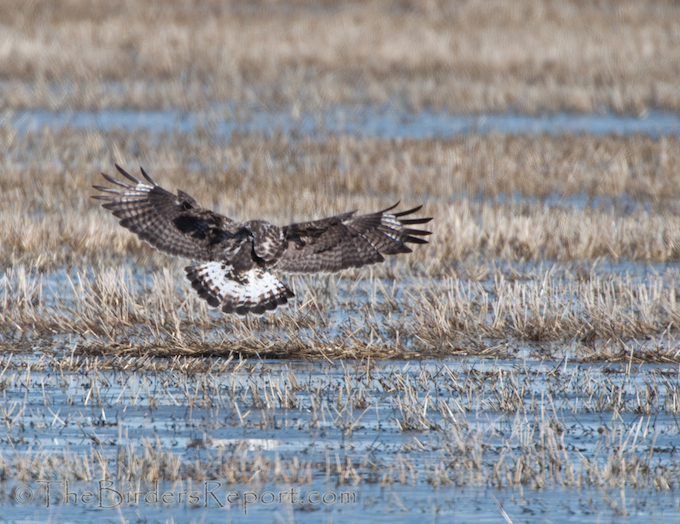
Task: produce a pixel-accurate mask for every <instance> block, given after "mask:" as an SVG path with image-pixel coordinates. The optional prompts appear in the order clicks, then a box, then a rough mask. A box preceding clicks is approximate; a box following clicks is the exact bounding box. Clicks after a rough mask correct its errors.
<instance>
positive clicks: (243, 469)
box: [0, 356, 680, 491]
mask: <svg viewBox="0 0 680 524" xmlns="http://www.w3.org/2000/svg"><path fill="white" fill-rule="evenodd" d="M0 368H1V370H0V373H1V375H0V379H1V380H2V386H3V389H4V390H5V391H6V393H5V398H4V400H3V402H2V405H1V406H0V419H1V420H2V423H3V424H4V425H5V427H6V435H7V436H6V439H7V442H11V443H12V444H13V450H12V451H10V452H3V453H2V455H0V476H1V477H2V478H12V479H16V480H17V481H19V482H23V483H26V482H30V481H35V480H41V481H44V480H47V479H50V480H53V479H56V480H68V481H71V482H93V481H96V480H97V479H107V478H108V479H115V480H117V481H119V482H121V483H125V484H126V485H128V484H130V485H133V486H134V485H135V484H137V483H141V484H143V485H145V486H151V485H153V483H154V482H156V481H167V482H178V481H182V482H187V481H202V480H205V479H219V480H221V481H223V482H225V483H227V484H228V485H235V484H244V485H248V486H251V488H253V487H257V486H262V485H265V484H267V483H269V482H284V483H287V484H293V485H309V484H312V483H315V484H319V483H320V482H323V481H324V480H325V482H326V483H327V484H328V485H330V486H343V485H345V486H356V485H358V484H376V485H379V486H382V487H387V486H390V485H393V484H401V485H407V486H415V485H422V484H426V485H431V486H433V487H439V486H447V485H458V486H465V485H478V486H493V487H496V488H503V487H522V486H526V487H531V488H534V489H542V488H546V487H550V486H561V487H562V488H597V489H602V490H607V489H612V488H623V487H632V488H635V489H652V490H656V491H666V490H673V489H677V487H678V478H680V469H679V467H680V464H678V461H677V457H675V452H674V447H673V446H672V442H673V438H674V437H673V435H674V434H676V433H677V427H675V426H674V423H673V422H672V418H673V417H674V416H675V415H677V413H678V412H679V411H680V404H679V403H678V399H679V398H680V397H679V396H678V387H677V373H672V374H668V373H665V372H663V371H660V370H654V369H642V368H638V367H637V366H618V367H617V366H612V367H610V368H606V369H599V370H598V369H595V368H593V367H591V366H577V365H574V364H570V365H569V366H567V365H566V364H565V365H563V366H559V368H551V367H550V366H534V365H527V363H526V362H525V363H524V364H523V365H520V366H519V367H517V366H514V367H507V368H494V366H488V367H484V366H481V368H478V365H477V364H475V365H464V364H463V365H455V366H449V365H446V364H441V365H437V366H431V365H425V366H420V367H418V366H414V367H412V368H411V369H409V368H408V366H406V367H403V365H399V366H393V365H385V364H378V365H375V364H370V363H366V364H356V365H343V366H342V368H341V367H340V366H336V365H331V366H328V365H321V366H319V365H317V364H312V365H294V366H292V367H289V366H288V365H281V366H279V365H276V366H272V364H271V363H261V364H253V363H247V362H244V361H234V360H230V361H217V360H212V359H210V360H208V359H197V358H188V359H187V358H174V359H172V360H165V361H161V360H158V359H148V358H129V357H121V356H117V357H113V358H107V359H91V358H82V357H70V358H65V359H63V358H60V359H52V358H44V357H43V358H41V359H24V358H22V357H16V356H14V357H12V358H5V359H3V360H2V362H0ZM66 383H68V384H70V385H71V387H69V388H65V387H64V385H65V384H66ZM123 407H124V409H121V408H123ZM168 417H170V418H171V419H172V420H173V423H172V424H171V425H169V424H167V423H166V422H164V421H167V419H168ZM140 424H141V425H140ZM27 427H31V428H35V429H36V430H39V431H42V432H43V433H44V434H46V435H47V434H49V435H50V438H46V439H44V440H43V441H42V444H41V445H39V446H37V447H35V444H36V443H35V442H33V441H32V440H31V437H30V435H29V434H27V433H26V429H25V428H27ZM132 427H135V428H137V427H138V429H137V430H136V431H132V430H131V428H132ZM271 431H274V433H271ZM258 435H260V436H263V435H265V437H263V438H257V436H258ZM52 437H54V439H56V440H57V442H61V444H58V443H56V442H55V444H54V445H52V444H51V440H50V439H51V438H52ZM321 442H323V445H320V443H321ZM341 442H351V443H352V445H349V446H348V445H344V444H341ZM574 442H577V443H578V444H577V445H574V444H573V443H574ZM64 444H66V445H64Z"/></svg>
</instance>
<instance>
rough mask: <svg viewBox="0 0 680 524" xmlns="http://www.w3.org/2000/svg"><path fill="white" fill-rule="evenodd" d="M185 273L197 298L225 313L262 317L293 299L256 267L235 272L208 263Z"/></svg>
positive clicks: (291, 293) (267, 274) (275, 279)
mask: <svg viewBox="0 0 680 524" xmlns="http://www.w3.org/2000/svg"><path fill="white" fill-rule="evenodd" d="M184 270H185V271H186V272H187V278H188V279H189V282H191V285H192V287H193V288H194V289H195V290H196V291H197V292H198V294H199V295H200V297H201V298H203V299H205V300H206V301H207V302H208V304H210V305H211V306H213V307H219V308H220V309H222V311H224V312H225V313H237V314H238V315H245V314H246V313H253V314H255V315H262V314H263V313H265V312H266V311H274V310H275V309H276V308H277V307H278V306H282V305H284V304H285V303H287V302H288V299H289V298H291V297H293V296H295V295H294V294H293V292H292V291H291V290H290V289H288V288H287V287H286V286H285V285H284V284H283V283H282V282H281V281H279V280H278V279H277V278H276V277H274V276H273V275H272V274H271V273H268V272H267V271H265V270H264V269H261V268H259V267H255V268H252V269H249V270H247V271H237V270H236V269H234V267H233V266H231V265H230V264H228V263H226V262H208V263H207V264H201V265H199V266H189V267H186V268H184Z"/></svg>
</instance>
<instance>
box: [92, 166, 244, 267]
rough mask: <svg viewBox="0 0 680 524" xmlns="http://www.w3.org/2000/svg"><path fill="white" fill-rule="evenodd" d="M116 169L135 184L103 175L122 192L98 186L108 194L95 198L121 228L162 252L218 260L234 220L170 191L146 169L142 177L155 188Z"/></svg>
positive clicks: (186, 195) (119, 168)
mask: <svg viewBox="0 0 680 524" xmlns="http://www.w3.org/2000/svg"><path fill="white" fill-rule="evenodd" d="M116 169H117V170H118V172H119V173H120V174H121V175H123V176H124V177H125V178H127V179H128V180H129V181H130V182H131V184H130V183H127V182H124V181H120V180H117V179H115V178H113V177H111V176H109V175H107V174H105V173H102V176H103V177H104V179H105V180H107V181H108V182H110V183H112V184H114V185H116V186H118V187H121V188H122V189H115V188H109V187H103V186H94V188H95V189H97V190H99V191H102V192H103V193H104V194H103V195H96V196H93V198H95V199H98V200H102V201H103V204H102V206H103V207H104V208H106V209H108V210H110V211H111V212H112V214H113V216H115V217H116V218H119V219H120V225H121V226H123V227H125V228H127V229H129V230H130V231H132V232H133V233H135V234H137V236H138V237H139V238H141V239H142V240H144V241H146V242H148V243H149V244H150V245H152V246H153V247H155V248H156V249H158V250H159V251H163V252H164V253H168V254H170V255H175V256H181V257H185V258H192V259H195V260H205V261H208V260H212V259H213V258H214V256H215V253H216V252H217V250H218V245H219V244H220V243H222V244H224V241H225V240H228V238H229V232H228V231H227V228H228V226H230V225H233V224H235V222H234V221H233V220H231V219H229V218H227V217H224V216H222V215H220V214H218V213H215V212H213V211H210V210H208V209H205V208H203V207H201V205H200V204H199V203H198V202H196V200H194V199H193V198H192V197H191V196H190V195H188V194H187V193H184V192H183V191H178V192H177V195H174V194H172V193H170V192H169V191H166V190H165V189H163V188H162V187H160V186H159V185H158V184H156V183H155V182H154V181H153V180H152V179H151V177H150V176H149V175H148V174H147V173H146V172H145V171H144V170H143V169H142V175H143V176H144V178H145V180H146V181H147V182H149V184H151V185H147V184H143V183H142V182H140V181H139V180H138V179H137V178H135V177H133V176H132V175H131V174H129V173H128V172H126V171H125V170H124V169H122V168H121V167H120V166H118V165H116ZM223 249H224V246H222V250H223Z"/></svg>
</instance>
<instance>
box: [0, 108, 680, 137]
mask: <svg viewBox="0 0 680 524" xmlns="http://www.w3.org/2000/svg"><path fill="white" fill-rule="evenodd" d="M234 113H235V111H234V107H233V105H231V104H228V105H223V106H217V107H215V108H214V109H213V110H212V111H210V112H201V113H194V112H188V111H180V110H163V111H134V110H105V111H95V112H90V111H45V110H26V111H18V112H14V113H7V114H5V115H4V118H2V120H3V121H6V120H9V121H11V123H12V125H13V126H14V127H15V128H17V129H18V130H19V131H36V130H38V129H40V128H42V127H52V128H54V127H63V126H67V125H69V126H71V127H74V128H96V129H102V130H106V129H111V128H122V129H127V130H132V129H148V130H150V131H152V132H154V133H169V132H173V131H180V132H193V131H195V130H196V129H198V128H208V129H211V130H212V131H213V132H214V133H215V134H217V135H218V136H222V137H225V138H227V139H228V138H229V137H230V136H231V133H233V132H235V131H248V132H253V131H261V132H264V133H271V132H273V131H275V130H279V131H281V132H283V133H286V134H289V133H300V134H304V135H310V134H314V133H318V132H322V133H323V132H333V133H344V134H356V135H358V136H361V137H381V138H397V137H404V138H428V137H451V136H455V135H460V134H470V133H482V134H485V133H492V132H498V133H515V134H526V133H529V134H539V133H550V134H562V133H593V134H597V135H604V134H610V133H616V134H622V135H627V134H635V133H641V134H646V135H650V136H652V137H654V138H657V137H659V136H662V135H680V115H678V114H676V113H664V112H658V111H655V112H650V113H648V114H647V115H645V116H644V117H642V118H638V117H635V116H620V115H614V114H608V113H605V114H574V113H557V114H551V115H538V116H531V115H516V114H492V115H456V114H451V113H445V112H441V113H435V112H433V111H431V110H424V111H422V112H420V113H410V112H408V111H405V110H403V109H400V108H394V107H384V108H373V107H335V108H332V109H329V110H328V111H325V112H323V113H320V112H319V113H302V114H300V115H295V116H294V115H292V114H291V113H290V112H284V111H280V112H276V111H258V110H253V111H250V112H243V114H244V115H245V116H244V117H240V118H234V117H233V114H234Z"/></svg>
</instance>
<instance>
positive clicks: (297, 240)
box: [274, 203, 432, 273]
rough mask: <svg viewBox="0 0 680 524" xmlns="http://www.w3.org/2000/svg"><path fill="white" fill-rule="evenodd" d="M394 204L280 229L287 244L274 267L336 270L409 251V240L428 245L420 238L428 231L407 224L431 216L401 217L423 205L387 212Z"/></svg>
mask: <svg viewBox="0 0 680 524" xmlns="http://www.w3.org/2000/svg"><path fill="white" fill-rule="evenodd" d="M397 205H399V204H398V203H397V204H395V205H394V206H392V207H388V208H387V209H383V210H382V211H378V212H377V213H372V214H369V215H360V216H354V211H352V212H349V213H344V214H342V215H336V216H333V217H329V218H324V219H321V220H315V221H312V222H302V223H299V224H290V225H288V226H286V227H284V228H282V229H283V235H284V238H285V240H286V241H287V246H286V249H285V250H284V251H283V253H282V254H281V256H280V258H279V260H278V262H276V264H275V265H274V268H275V269H277V270H280V271H290V272H300V273H316V272H319V271H329V272H330V271H339V270H341V269H347V268H351V267H361V266H364V265H367V264H375V263H377V262H382V261H383V260H385V258H384V257H383V255H394V254H397V253H410V252H411V248H409V247H408V246H407V245H406V244H408V243H412V244H427V240H425V239H424V238H421V237H423V236H426V235H430V234H431V232H430V231H425V230H422V229H412V228H410V227H409V226H412V225H416V224H426V223H427V222H429V221H430V220H432V218H431V217H428V218H404V217H406V216H408V215H411V214H413V213H415V212H416V211H418V210H420V208H421V207H422V206H418V207H414V208H413V209H409V210H407V211H401V212H400V213H392V214H390V213H388V211H391V210H392V209H394V208H395V207H397Z"/></svg>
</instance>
